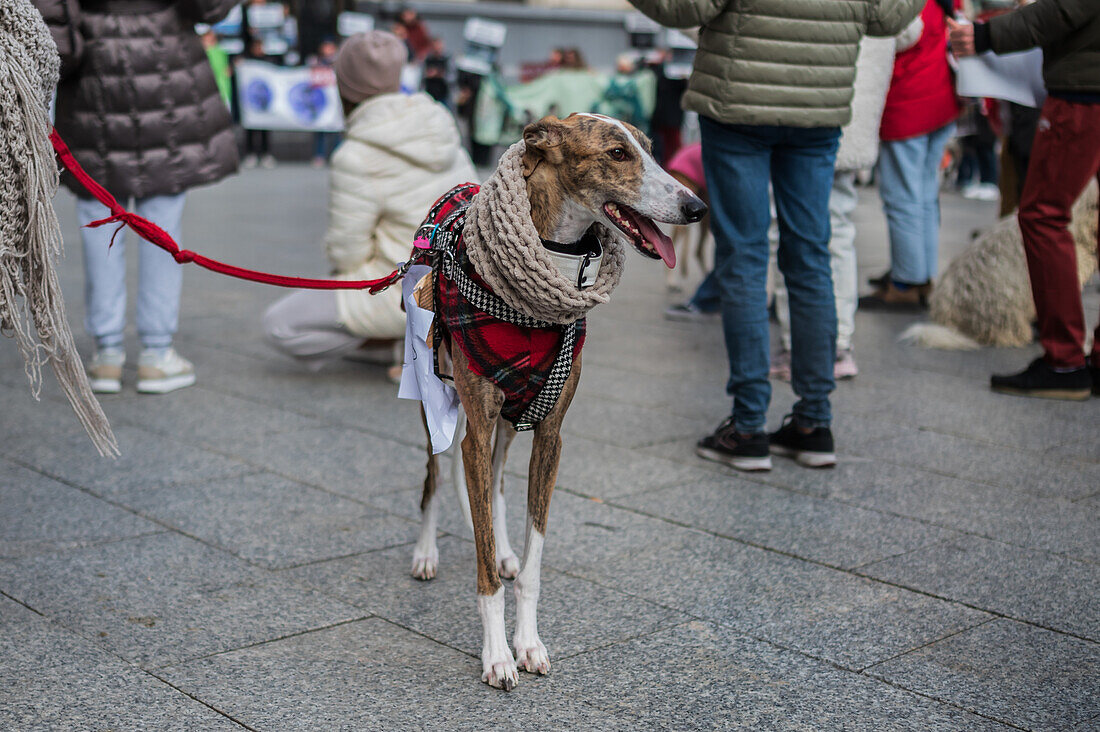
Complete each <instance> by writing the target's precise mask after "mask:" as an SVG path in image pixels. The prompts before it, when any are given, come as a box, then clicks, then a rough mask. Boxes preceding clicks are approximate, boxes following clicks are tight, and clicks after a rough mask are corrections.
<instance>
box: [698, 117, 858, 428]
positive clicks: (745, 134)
mask: <svg viewBox="0 0 1100 732" xmlns="http://www.w3.org/2000/svg"><path fill="white" fill-rule="evenodd" d="M700 127H701V129H702V138H703V169H704V171H705V173H706V177H707V190H708V191H709V192H710V200H711V228H712V230H713V232H714V240H715V244H716V248H715V261H714V277H715V280H716V282H717V285H718V289H719V292H720V295H721V301H722V328H723V331H724V333H725V338H726V351H727V353H728V355H729V365H730V377H729V382H728V383H727V385H726V391H727V392H728V393H729V394H730V396H732V397H733V423H734V426H735V428H736V429H737V430H738V431H741V432H760V431H761V430H763V429H764V424H765V419H766V413H767V410H768V403H769V401H770V400H771V383H770V382H769V381H768V365H769V357H770V350H771V349H770V339H769V333H768V311H767V295H766V281H767V275H768V225H769V224H770V223H771V213H770V210H769V209H770V207H769V205H768V181H769V180H770V181H771V184H772V189H773V191H774V194H775V206H776V211H777V214H778V219H779V269H780V271H781V272H782V273H783V278H784V280H785V281H786V283H787V290H788V292H789V293H790V294H789V296H790V313H791V386H792V387H793V388H794V392H795V394H797V395H798V396H799V400H798V402H797V403H796V404H795V405H794V409H793V412H794V415H795V418H796V420H797V422H798V423H799V424H800V425H802V426H805V427H817V426H828V425H829V423H830V422H831V421H832V412H831V410H830V407H829V393H830V392H832V390H833V388H834V386H835V383H834V381H833V362H834V361H835V360H836V306H835V304H834V301H833V282H832V275H831V271H830V265H829V191H830V190H831V189H832V185H833V167H834V164H835V162H836V149H837V141H838V140H839V138H840V130H839V128H836V127H815V128H801V127H782V126H765V125H761V126H750V125H726V124H721V123H719V122H715V121H714V120H711V119H707V118H701V119H700Z"/></svg>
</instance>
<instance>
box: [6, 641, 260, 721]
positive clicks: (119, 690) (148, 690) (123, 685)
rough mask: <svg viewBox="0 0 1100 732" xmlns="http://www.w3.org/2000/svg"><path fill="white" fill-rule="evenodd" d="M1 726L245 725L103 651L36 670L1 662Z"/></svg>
mask: <svg viewBox="0 0 1100 732" xmlns="http://www.w3.org/2000/svg"><path fill="white" fill-rule="evenodd" d="M0 727H3V728H4V729H9V730H19V732H54V730H73V731H74V732H75V731H77V730H80V731H83V730H95V731H96V732H100V731H101V730H145V729H149V730H158V732H159V731H160V730H163V731H164V732H170V731H173V730H178V731H179V732H193V730H203V731H204V732H205V731H206V730H210V731H211V732H222V731H223V730H225V731H229V730H238V731H239V730H243V729H245V728H244V727H242V726H241V725H239V724H237V723H235V722H233V721H232V720H230V719H228V718H227V717H225V716H224V715H222V714H219V713H218V712H217V711H215V710H213V709H211V708H210V707H208V706H206V705H204V704H202V703H200V702H198V701H195V700H194V699H192V698H190V697H188V696H187V695H186V694H183V693H181V692H179V691H177V690H176V689H173V688H172V687H171V686H169V685H168V684H166V683H164V682H163V681H160V680H158V679H156V678H155V677H153V676H150V675H149V674H147V673H146V672H144V671H142V670H141V669H138V668H135V667H133V666H131V665H129V664H127V663H125V662H123V661H121V660H119V659H117V658H113V657H111V656H108V655H107V654H103V653H100V654H98V655H97V656H95V657H91V658H84V657H80V658H75V659H71V661H69V662H67V663H66V664H65V665H64V666H54V667H50V668H45V669H39V670H37V671H35V672H34V673H32V674H24V673H15V674H11V673H7V672H5V671H4V670H2V668H0Z"/></svg>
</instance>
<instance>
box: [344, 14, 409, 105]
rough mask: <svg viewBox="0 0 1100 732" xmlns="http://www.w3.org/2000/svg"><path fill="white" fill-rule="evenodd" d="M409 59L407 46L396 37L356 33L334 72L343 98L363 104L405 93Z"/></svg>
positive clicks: (348, 41)
mask: <svg viewBox="0 0 1100 732" xmlns="http://www.w3.org/2000/svg"><path fill="white" fill-rule="evenodd" d="M408 57H409V52H408V49H406V48H405V44H404V43H402V42H401V40H400V39H399V38H398V37H397V36H395V35H394V34H392V33H387V32H385V31H377V30H375V31H368V32H366V33H356V34H355V35H354V36H352V37H351V38H348V39H347V40H346V41H344V44H343V45H342V46H340V53H339V55H337V57H336V64H335V65H334V66H333V70H334V71H335V72H336V86H337V88H338V89H339V90H340V96H341V97H343V98H344V99H346V100H348V101H349V102H351V103H352V104H359V103H360V102H362V101H363V100H365V99H368V98H370V97H373V96H375V95H376V94H386V93H389V92H396V91H399V90H400V89H401V68H402V67H403V66H404V65H405V61H406V60H407V59H408Z"/></svg>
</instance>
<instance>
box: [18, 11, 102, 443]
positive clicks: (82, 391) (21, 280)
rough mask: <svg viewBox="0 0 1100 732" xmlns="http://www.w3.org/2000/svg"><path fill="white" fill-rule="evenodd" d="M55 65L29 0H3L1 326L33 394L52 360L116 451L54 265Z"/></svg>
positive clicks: (89, 423) (80, 413) (90, 423)
mask: <svg viewBox="0 0 1100 732" xmlns="http://www.w3.org/2000/svg"><path fill="white" fill-rule="evenodd" d="M58 66H59V61H58V57H57V47H56V46H55V45H54V42H53V39H52V38H51V37H50V33H49V31H48V30H47V28H46V24H45V23H44V22H43V20H42V16H41V15H40V14H39V13H38V11H37V10H35V9H34V6H32V5H31V4H30V2H29V0H3V2H0V332H2V333H3V334H4V335H6V336H9V337H13V338H14V339H15V342H16V345H17V346H18V347H19V351H20V352H21V353H22V355H23V363H24V369H25V371H26V373H27V378H28V379H29V380H30V382H31V389H32V391H33V392H34V395H35V397H36V398H37V397H38V394H39V391H40V390H41V387H42V366H43V365H45V364H47V363H49V364H50V365H51V366H52V367H53V371H54V374H56V376H57V381H58V383H59V384H60V385H61V389H62V391H64V392H65V396H66V397H68V399H69V403H70V404H71V405H72V407H73V410H74V411H75V412H76V416H77V417H78V418H79V419H80V422H81V424H82V425H84V429H85V430H87V432H88V435H89V436H90V437H91V438H92V442H94V443H95V446H96V448H97V449H98V450H99V452H100V454H102V455H117V454H118V444H117V442H116V441H115V436H114V434H113V433H112V432H111V426H110V425H109V424H108V423H107V417H106V416H104V414H103V410H102V409H100V406H99V402H98V401H96V398H95V395H93V394H92V390H91V388H90V387H89V386H88V377H87V375H86V374H85V373H84V366H83V364H82V363H81V361H80V357H79V356H78V355H77V352H76V346H75V345H74V344H73V336H72V332H71V331H70V330H69V325H68V321H67V320H66V318H65V303H64V301H63V300H62V298H61V287H60V285H59V284H58V281H57V273H56V272H55V270H54V261H55V259H56V258H57V257H58V256H59V255H60V253H61V227H60V226H59V224H58V223H57V216H56V215H55V214H54V210H53V197H54V194H55V193H56V192H57V185H58V173H57V163H56V162H55V160H54V154H53V149H52V148H51V147H50V143H49V134H50V121H49V116H48V114H47V109H48V107H49V103H50V99H51V97H52V96H53V90H54V88H55V87H56V86H57V78H58Z"/></svg>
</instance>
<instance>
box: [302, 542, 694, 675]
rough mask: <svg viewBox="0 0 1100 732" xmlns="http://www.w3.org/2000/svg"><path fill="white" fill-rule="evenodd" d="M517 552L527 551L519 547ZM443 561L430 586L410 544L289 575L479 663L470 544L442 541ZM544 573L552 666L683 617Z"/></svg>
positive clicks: (511, 618)
mask: <svg viewBox="0 0 1100 732" xmlns="http://www.w3.org/2000/svg"><path fill="white" fill-rule="evenodd" d="M518 551H519V552H520V553H522V549H518ZM439 558H440V564H439V573H438V574H437V575H436V578H435V579H433V580H430V581H428V582H424V581H420V580H416V579H413V577H412V575H411V574H410V568H411V565H412V547H411V546H408V547H399V548H396V549H389V550H386V551H382V552H374V553H371V554H364V555H360V556H357V557H350V558H347V559H339V560H335V561H331V562H324V563H321V564H313V565H309V566H307V567H302V568H299V569H295V570H292V571H291V572H290V575H291V576H292V577H294V578H295V579H297V580H299V581H300V582H302V583H303V584H306V585H309V586H311V587H314V588H316V589H318V590H321V591H323V592H325V593H326V594H329V595H332V596H333V597H337V598H339V599H341V600H343V601H345V602H348V603H350V604H352V605H355V606H356V607H360V608H362V609H363V610H365V611H368V612H370V613H371V614H374V615H378V616H380V617H384V618H386V619H388V620H391V621H393V622H395V623H397V624H398V625H401V626H402V627H405V628H409V629H410V630H413V631H415V632H417V633H420V634H422V635H425V636H427V637H429V638H432V639H433V640H436V641H439V642H440V643H443V644H445V645H448V646H450V647H452V648H457V649H459V650H461V651H464V652H466V653H469V654H470V655H472V656H477V657H480V653H481V621H480V619H479V617H478V614H477V607H476V604H475V599H474V598H475V595H476V592H475V585H476V581H475V580H476V577H477V569H476V565H475V561H474V560H475V554H474V546H473V543H472V542H468V541H463V540H460V539H457V538H453V537H444V538H442V539H440V540H439ZM543 570H544V571H543V573H542V588H541V592H540V596H539V611H538V621H539V633H540V635H541V637H542V641H543V643H545V644H546V647H547V649H548V650H549V651H550V659H551V662H552V663H553V661H554V659H558V658H566V657H568V656H572V655H576V654H577V653H582V652H585V651H589V650H593V649H597V648H600V647H602V646H606V645H609V644H611V643H615V642H618V641H621V640H623V639H625V638H631V637H634V636H637V635H642V634H646V633H651V632H653V631H655V630H657V629H659V628H662V627H667V626H669V625H673V624H674V623H677V622H681V621H683V620H684V619H686V616H684V615H683V614H682V613H678V612H676V611H673V610H669V609H666V608H661V607H658V606H656V605H653V604H651V603H648V602H646V601H644V600H641V599H638V598H635V597H630V596H629V595H624V594H623V593H620V592H616V591H614V590H611V589H608V588H606V587H600V586H599V585H595V584H593V583H591V582H587V581H585V580H582V579H578V578H576V577H570V576H568V575H564V574H562V573H560V572H556V571H554V570H551V569H549V568H547V567H545V566H544V568H543ZM506 585H507V587H506V588H505V596H506V616H507V627H508V629H509V631H508V637H509V638H511V633H512V630H513V629H514V628H515V602H514V598H513V595H512V589H511V582H506Z"/></svg>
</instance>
